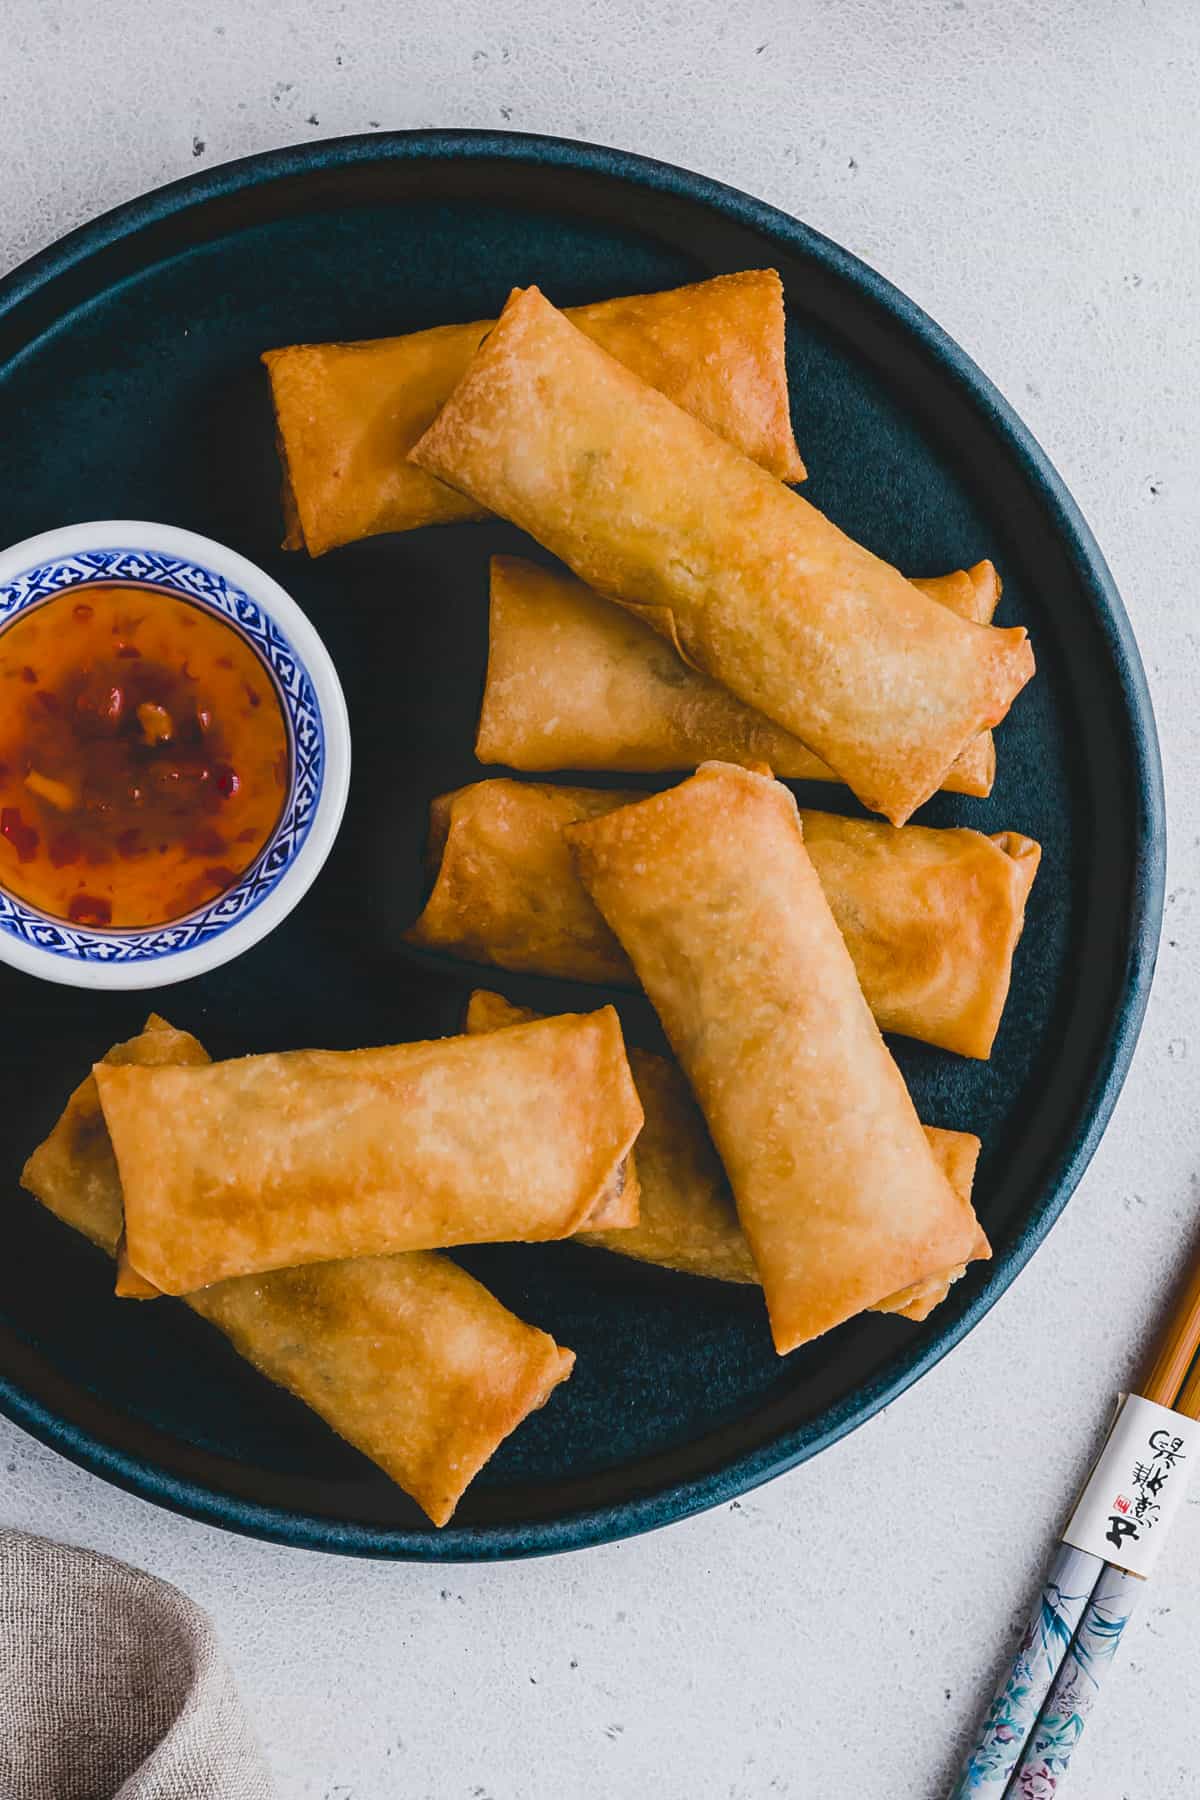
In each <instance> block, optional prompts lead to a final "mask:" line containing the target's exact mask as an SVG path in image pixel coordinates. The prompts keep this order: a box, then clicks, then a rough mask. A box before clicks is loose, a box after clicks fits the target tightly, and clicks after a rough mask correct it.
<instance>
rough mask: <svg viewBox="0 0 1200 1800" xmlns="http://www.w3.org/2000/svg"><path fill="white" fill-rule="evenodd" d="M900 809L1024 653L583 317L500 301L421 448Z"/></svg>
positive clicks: (454, 481) (881, 800)
mask: <svg viewBox="0 0 1200 1800" xmlns="http://www.w3.org/2000/svg"><path fill="white" fill-rule="evenodd" d="M411 454H412V460H413V461H414V462H415V463H416V464H417V466H418V467H419V468H423V469H425V470H426V471H427V472H428V473H429V474H432V475H436V476H438V477H439V478H440V479H441V480H443V481H447V482H449V483H450V485H451V486H453V487H457V488H459V489H460V490H461V491H462V492H464V493H466V494H469V495H470V496H471V498H472V499H474V500H476V501H478V502H479V503H480V504H481V505H486V506H487V507H489V508H490V510H491V511H493V512H498V513H500V514H501V516H502V517H504V518H508V519H511V520H512V521H513V522H514V523H515V524H517V525H520V526H522V527H524V529H525V530H526V531H528V532H530V534H531V535H532V536H533V537H535V538H537V540H538V541H539V542H540V543H542V544H543V545H545V547H546V548H547V549H548V550H551V551H553V552H554V554H555V555H556V556H558V557H560V558H561V559H562V561H563V562H565V563H567V564H568V565H569V566H570V567H571V568H572V569H573V570H574V572H575V574H576V575H578V576H579V578H580V579H581V580H582V581H584V582H586V583H588V584H589V585H590V586H591V587H593V588H596V589H597V590H598V591H599V592H600V593H602V594H604V595H606V596H607V597H608V598H609V599H612V600H616V601H619V602H620V604H621V605H623V606H627V607H629V608H630V610H631V611H633V612H636V613H637V614H638V615H639V616H640V617H641V618H643V619H644V620H645V621H646V622H647V623H648V624H650V625H653V626H654V628H655V630H657V631H659V632H660V633H661V634H662V635H663V636H664V637H666V638H667V639H669V641H670V642H671V643H672V644H674V646H675V648H676V650H677V651H678V652H679V654H680V655H681V656H682V657H683V659H684V661H685V662H688V663H690V664H691V665H692V666H693V667H694V668H697V669H700V670H702V671H703V672H704V673H705V674H707V675H711V676H712V677H713V678H714V680H716V681H719V682H720V683H721V684H722V685H723V686H725V687H727V688H729V689H731V690H732V692H733V693H735V694H736V695H737V696H738V697H739V699H741V700H743V701H745V702H746V704H747V705H749V706H752V707H754V708H755V709H756V710H757V711H759V712H763V713H766V715H767V717H768V718H770V719H773V720H774V721H775V723H776V724H779V725H782V726H784V727H785V728H786V729H787V730H788V731H790V732H792V733H793V735H794V736H796V737H798V738H799V739H800V741H801V742H802V743H804V744H807V745H808V747H809V749H810V750H812V751H813V752H814V753H815V754H816V755H817V756H819V757H820V758H821V760H822V762H824V763H827V764H828V765H829V767H830V768H831V769H833V770H834V771H835V772H836V773H837V774H838V775H839V776H841V778H842V779H843V780H844V781H845V782H847V783H848V784H849V786H850V787H851V788H852V789H853V790H854V792H855V793H856V794H857V795H858V797H859V799H860V800H861V801H862V802H863V803H864V805H866V806H868V807H871V808H872V809H873V810H874V811H876V812H882V813H884V814H885V815H886V816H887V817H888V818H890V819H891V820H892V821H893V823H895V824H902V823H903V822H904V820H905V819H907V818H908V816H909V814H910V813H912V812H913V811H914V810H915V809H916V808H917V807H918V806H919V805H920V804H921V802H922V801H924V800H927V799H928V798H929V797H930V795H931V794H933V793H936V791H937V789H938V788H939V787H940V786H941V783H942V781H943V780H944V779H945V776H946V772H947V770H948V769H949V767H950V765H951V763H952V762H953V761H954V760H955V758H956V757H957V756H958V755H959V754H960V752H961V751H962V750H964V749H965V748H966V746H967V744H968V743H970V742H971V740H972V739H973V738H976V737H978V735H979V733H980V732H981V731H986V730H987V729H988V728H989V727H990V726H992V725H995V724H997V723H998V722H999V721H1000V720H1001V719H1002V718H1003V717H1004V714H1005V713H1006V712H1007V710H1008V708H1009V705H1010V704H1011V702H1012V700H1013V697H1014V696H1015V695H1016V694H1017V693H1018V692H1019V691H1020V689H1021V688H1022V687H1023V686H1024V685H1025V683H1026V681H1028V679H1029V677H1030V676H1031V675H1032V673H1033V657H1032V653H1031V651H1030V648H1029V642H1028V639H1027V637H1026V634H1025V632H1024V631H1023V630H1021V629H1019V628H1017V629H1014V630H1009V631H1000V630H997V629H996V628H995V627H994V626H991V625H986V626H985V625H974V624H972V623H970V622H969V621H968V620H965V619H960V618H958V617H957V616H956V615H955V614H954V613H952V612H951V611H950V610H949V608H947V607H945V606H939V605H938V604H937V602H936V601H934V600H931V599H929V597H928V595H925V594H921V593H919V592H918V591H917V589H916V588H914V587H913V586H912V584H911V583H910V582H907V581H905V579H904V577H903V576H902V575H900V574H899V573H897V571H896V570H895V569H893V568H891V567H889V565H888V564H887V563H885V562H881V561H880V559H879V558H878V557H876V556H873V555H872V554H871V553H870V552H869V551H868V550H865V549H863V548H862V546H861V545H859V544H856V543H854V542H853V541H852V540H851V539H850V538H848V537H846V536H845V534H844V533H843V532H841V531H839V530H838V528H837V526H836V525H834V524H833V523H832V522H831V521H830V520H829V519H826V518H825V517H824V516H823V515H822V514H821V513H819V512H818V511H817V510H816V508H815V507H812V506H810V505H809V504H808V503H807V501H805V500H802V499H800V497H799V496H798V495H797V494H794V493H792V492H791V491H790V490H789V489H788V488H786V487H784V486H783V484H782V483H781V482H779V481H776V480H775V479H774V478H773V477H772V476H770V475H769V474H767V472H766V471H765V470H764V469H761V468H759V467H758V465H757V464H755V463H752V462H751V461H750V460H749V458H748V457H745V456H743V455H742V454H741V453H740V451H738V450H736V449H734V448H733V447H732V445H730V444H728V443H726V442H725V441H724V440H723V439H721V438H718V437H716V436H715V435H714V434H713V433H712V432H711V431H709V430H708V429H707V428H706V427H705V426H704V425H702V424H700V423H699V421H698V420H696V419H694V418H692V417H691V415H690V414H688V413H685V412H683V411H682V410H681V409H680V408H679V407H677V406H675V405H674V404H673V403H672V402H671V401H670V400H668V399H667V398H666V397H665V396H664V395H662V394H660V393H658V392H657V391H656V390H655V389H653V388H651V387H649V386H647V384H646V383H645V382H644V381H640V380H639V379H638V377H637V376H636V375H634V374H633V373H631V371H630V370H628V369H626V368H624V367H623V366H622V365H621V364H620V363H618V362H617V361H616V360H615V359H614V358H613V357H611V356H609V355H607V353H606V352H605V351H604V350H602V349H601V348H600V346H599V345H598V344H595V343H593V342H592V341H591V340H590V339H589V338H587V337H585V336H584V334H583V333H582V332H581V331H577V330H576V329H575V327H574V326H573V325H572V324H571V322H570V320H569V319H566V318H564V317H563V315H562V314H561V313H560V312H557V311H556V310H555V308H554V307H552V306H551V305H550V304H549V302H548V301H546V300H545V299H544V298H543V297H542V295H541V294H540V293H539V292H538V291H537V289H536V288H527V289H526V290H525V292H524V293H520V294H517V295H515V296H514V297H513V299H511V300H510V301H509V304H508V305H507V306H506V307H505V309H504V313H503V314H502V316H501V318H500V321H499V323H498V325H497V326H496V329H495V330H494V331H493V332H492V333H491V335H490V337H488V338H487V339H486V341H485V342H484V344H483V345H482V347H481V349H480V350H479V352H478V353H477V355H476V356H475V358H474V360H473V361H472V363H471V365H470V367H469V368H468V370H467V372H466V374H465V375H464V376H463V378H462V380H461V381H460V382H459V384H458V386H457V387H456V388H455V390H454V392H453V394H452V395H451V396H450V399H449V400H448V401H447V402H446V405H445V406H444V407H443V408H442V411H441V412H440V413H439V414H438V416H437V418H436V419H435V420H434V422H433V424H432V425H431V426H430V428H429V430H428V431H427V432H426V433H425V435H424V437H423V438H422V439H421V440H420V442H419V443H418V444H417V445H416V447H415V448H414V450H413V451H412V453H411Z"/></svg>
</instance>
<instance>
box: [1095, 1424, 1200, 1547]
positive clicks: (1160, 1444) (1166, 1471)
mask: <svg viewBox="0 0 1200 1800" xmlns="http://www.w3.org/2000/svg"><path fill="white" fill-rule="evenodd" d="M1198 1460H1200V1424H1198V1423H1197V1421H1196V1420H1195V1419H1188V1418H1185V1417H1184V1416H1183V1414H1182V1413H1177V1412H1172V1411H1171V1409H1170V1407H1168V1406H1159V1405H1157V1404H1156V1403H1155V1402H1154V1401H1153V1400H1143V1399H1142V1398H1141V1396H1140V1395H1138V1394H1122V1395H1121V1397H1120V1400H1119V1401H1118V1403H1117V1416H1116V1418H1115V1419H1114V1420H1113V1424H1112V1429H1111V1431H1110V1432H1109V1434H1108V1438H1107V1441H1106V1442H1105V1445H1104V1448H1103V1450H1101V1452H1100V1455H1099V1457H1098V1458H1097V1461H1096V1465H1095V1467H1094V1468H1093V1470H1092V1472H1091V1474H1090V1475H1089V1477H1088V1479H1087V1483H1086V1485H1085V1487H1084V1489H1083V1492H1082V1493H1081V1494H1080V1496H1079V1499H1078V1500H1077V1501H1076V1503H1075V1510H1074V1512H1073V1513H1072V1514H1071V1518H1070V1521H1069V1523H1068V1525H1067V1528H1066V1530H1065V1531H1064V1532H1063V1542H1064V1543H1066V1544H1071V1545H1073V1546H1074V1547H1075V1549H1077V1550H1086V1551H1088V1552H1089V1553H1090V1554H1091V1555H1092V1556H1099V1557H1102V1558H1103V1560H1104V1561H1105V1562H1107V1563H1112V1564H1113V1565H1114V1567H1116V1568H1118V1569H1125V1570H1126V1571H1127V1572H1128V1573H1129V1574H1130V1575H1142V1576H1145V1575H1149V1573H1150V1571H1151V1570H1152V1569H1153V1567H1154V1564H1155V1562H1156V1561H1157V1560H1158V1553H1159V1550H1160V1548H1161V1546H1162V1545H1163V1544H1164V1543H1165V1541H1166V1538H1167V1534H1168V1533H1169V1531H1170V1529H1171V1523H1172V1521H1173V1519H1174V1518H1175V1515H1176V1513H1177V1512H1178V1511H1179V1509H1180V1508H1181V1507H1182V1505H1183V1502H1184V1499H1185V1497H1186V1494H1187V1488H1188V1482H1189V1479H1190V1477H1191V1473H1192V1470H1193V1468H1194V1467H1195V1465H1196V1462H1197V1461H1198Z"/></svg>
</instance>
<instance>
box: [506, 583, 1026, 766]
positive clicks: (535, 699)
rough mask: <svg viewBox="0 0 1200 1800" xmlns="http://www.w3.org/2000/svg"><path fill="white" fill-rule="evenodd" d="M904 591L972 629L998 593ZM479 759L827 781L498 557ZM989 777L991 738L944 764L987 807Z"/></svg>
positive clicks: (759, 722) (983, 621) (593, 614)
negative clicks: (760, 772) (719, 769)
mask: <svg viewBox="0 0 1200 1800" xmlns="http://www.w3.org/2000/svg"><path fill="white" fill-rule="evenodd" d="M913 586H914V587H918V588H920V589H921V591H922V592H923V593H926V594H928V595H929V597H930V598H931V599H934V600H937V601H938V602H939V604H941V605H943V606H948V607H950V608H951V610H952V611H954V612H957V613H958V614H959V615H960V617H962V618H969V619H974V620H975V622H976V623H978V624H980V625H987V624H989V623H990V622H991V618H992V614H993V613H994V612H995V610H996V606H997V604H998V602H999V599H1000V582H999V579H998V577H997V575H996V571H995V569H994V568H993V567H992V564H991V563H990V562H981V563H977V564H976V565H975V567H974V568H973V569H963V570H958V571H957V572H956V573H955V574H953V575H935V576H930V577H928V578H927V579H924V580H914V581H913ZM475 754H476V756H477V757H478V758H479V760H480V762H482V763H505V764H507V765H508V767H509V768H511V769H524V770H527V771H529V772H531V773H539V772H542V771H549V770H552V769H611V770H613V771H614V772H620V771H628V772H636V773H641V774H650V775H654V774H660V773H667V772H670V771H673V770H676V769H694V768H695V767H696V765H697V763H702V762H712V761H718V762H736V763H742V764H744V765H745V766H746V767H748V768H749V767H751V766H753V765H754V764H756V763H766V764H767V765H768V766H769V767H770V768H772V769H773V770H774V771H775V773H776V775H784V776H787V777H789V778H790V779H792V780H797V781H836V780H837V777H836V776H835V775H834V773H833V770H832V769H829V768H827V767H826V765H825V764H824V763H823V762H822V761H821V759H820V757H819V756H814V755H813V753H812V751H811V750H809V749H807V748H806V747H805V746H804V745H803V744H802V743H801V742H800V740H799V738H795V737H793V736H792V734H791V733H790V732H789V731H785V730H784V728H783V726H782V725H776V724H774V723H773V722H772V721H771V720H770V719H768V718H767V717H766V715H765V714H764V713H760V712H755V710H754V709H753V707H750V706H747V705H745V703H744V702H743V701H741V700H739V699H738V698H737V696H736V694H731V693H730V691H729V689H728V688H724V687H722V686H721V685H720V683H719V682H716V681H713V680H712V679H711V678H710V677H709V676H707V675H701V674H700V672H699V671H698V670H696V669H689V668H688V666H687V664H686V663H684V662H682V661H681V660H680V659H679V657H678V656H676V654H675V652H674V650H673V649H672V648H671V646H670V644H667V643H664V642H663V640H662V638H661V637H660V636H659V634H658V632H657V631H654V630H652V628H651V627H650V626H649V625H646V624H643V622H642V620H641V619H639V618H637V617H636V616H635V615H634V614H633V613H630V612H626V611H625V610H624V609H623V608H620V607H616V606H613V605H611V604H610V603H609V601H607V600H605V599H603V598H602V597H601V596H600V595H599V594H596V593H594V592H593V591H592V589H591V588H588V587H585V586H584V584H583V583H582V582H581V581H576V579H575V577H574V576H573V575H568V574H567V573H566V572H565V571H564V570H555V569H545V568H542V567H541V566H540V565H539V564H537V563H531V562H526V561H525V560H524V558H522V557H518V556H494V557H493V558H492V565H491V632H490V642H489V650H488V668H487V683H486V686H485V687H484V691H483V707H482V710H481V712H480V715H479V732H478V736H477V738H476V741H475ZM995 778H996V751H995V745H994V743H993V740H992V734H991V732H990V731H985V732H983V733H982V734H981V736H979V737H977V738H975V739H973V741H972V742H971V743H969V744H968V745H967V747H966V749H965V750H963V751H962V752H961V754H960V755H959V756H958V757H957V758H956V760H955V761H954V762H953V763H952V764H951V765H950V768H949V770H948V771H947V774H946V778H945V780H944V781H943V783H942V787H943V789H944V790H945V791H946V792H947V793H951V794H975V795H986V794H990V793H991V791H992V783H993V782H994V780H995Z"/></svg>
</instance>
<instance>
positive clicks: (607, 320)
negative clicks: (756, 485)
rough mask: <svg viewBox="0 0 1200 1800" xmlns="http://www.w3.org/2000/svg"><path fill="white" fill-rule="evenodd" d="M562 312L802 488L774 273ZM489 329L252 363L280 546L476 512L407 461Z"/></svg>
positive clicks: (446, 329) (322, 543) (278, 353)
mask: <svg viewBox="0 0 1200 1800" xmlns="http://www.w3.org/2000/svg"><path fill="white" fill-rule="evenodd" d="M567 317H568V318H570V319H571V320H572V321H573V322H574V323H575V324H576V325H577V326H578V327H579V329H580V330H581V331H583V332H585V333H586V334H587V335H588V336H589V337H591V338H594V339H595V341H596V342H597V343H598V344H603V346H604V348H605V349H606V350H607V351H608V352H609V354H610V355H612V356H615V357H616V358H617V359H618V360H619V361H620V362H622V363H623V364H625V366H626V367H627V368H630V369H634V370H636V372H637V374H638V375H639V376H640V377H641V379H642V380H643V381H646V382H649V383H650V385H651V386H652V387H655V388H659V389H661V391H662V392H663V393H665V394H669V395H670V397H671V399H672V400H674V401H675V402H676V404H677V405H679V406H682V407H683V408H684V409H685V410H686V411H688V412H690V413H693V414H694V415H695V417H696V418H698V419H702V420H703V421H704V423H705V425H707V426H709V427H710V429H711V430H713V431H715V432H716V433H718V435H719V436H721V437H725V438H728V440H729V441H730V443H732V444H736V445H737V447H738V449H739V450H741V451H743V452H744V453H745V454H746V455H747V456H749V457H752V458H753V459H754V460H755V461H756V462H758V463H761V465H762V466H763V468H765V469H768V470H770V472H771V474H772V475H775V476H777V477H778V478H779V479H780V480H781V481H803V479H804V464H803V462H802V461H801V460H800V453H799V451H798V450H797V448H796V441H795V438H794V437H793V435H792V424H791V415H790V412H789V409H788V391H787V369H786V366H785V362H784V323H783V288H782V285H781V283H780V280H779V277H778V275H777V274H776V273H775V271H774V270H773V269H750V270H746V271H745V272H743V273H741V274H737V275H718V276H717V277H716V278H715V279H714V280H712V281H700V282H696V283H695V284H694V285H693V286H691V287H683V288H674V289H672V290H670V291H668V292H666V293H661V294H635V295H631V296H629V297H628V298H624V299H620V300H603V301H600V302H598V303H597V304H595V305H592V306H577V307H573V308H571V309H570V310H569V311H568V313H567ZM494 323H495V321H494V320H492V319H484V320H480V321H477V322H476V323H474V324H471V325H439V326H436V327H434V329H433V330H431V331H414V332H411V333H409V335H408V336H406V337H394V338H376V339H374V340H372V341H370V342H367V343H359V344H293V345H291V346H290V347H289V348H287V349H283V350H268V351H267V352H266V353H265V355H264V356H263V359H262V360H263V362H264V363H265V364H266V366H267V372H268V375H269V376H270V381H271V397H272V400H273V401H274V405H275V418H276V426H277V430H276V442H277V444H278V448H279V456H280V462H281V464H282V467H283V510H284V518H285V524H286V527H287V536H286V538H285V540H284V544H285V548H287V549H290V550H298V549H307V550H308V552H309V554H310V556H320V555H322V554H323V552H324V551H326V550H331V549H332V548H333V547H334V546H335V545H337V544H348V543H351V542H353V541H354V540H355V539H356V538H364V537H373V536H375V535H376V534H377V533H379V532H382V531H411V530H413V529H414V528H415V527H417V526H420V525H438V524H445V523H448V522H450V521H453V520H455V519H473V518H479V517H480V516H481V508H480V507H478V506H477V505H475V503H474V502H473V501H471V500H468V499H464V497H463V496H462V495H461V494H458V493H456V492H455V491H454V490H453V489H452V488H448V487H446V486H445V485H444V483H442V482H440V481H438V480H436V479H435V477H434V476H432V475H428V474H426V473H425V472H424V471H423V470H421V469H417V468H415V467H414V466H413V465H412V464H411V463H409V462H406V460H405V459H406V457H407V455H408V452H409V451H410V450H411V449H412V447H413V445H414V444H415V443H416V441H417V439H418V438H419V437H420V436H421V434H422V433H423V432H424V431H425V430H426V429H427V428H428V426H429V425H431V424H432V422H433V420H434V418H435V417H436V415H437V413H438V411H439V409H440V408H441V407H442V405H443V404H444V403H445V401H446V400H447V399H448V398H449V396H450V394H451V393H452V392H453V390H454V387H455V385H456V383H457V382H458V381H459V379H460V378H461V377H462V375H463V374H464V373H465V372H466V369H467V366H468V364H469V363H470V361H471V358H472V357H473V356H474V354H475V352H476V351H477V350H478V348H479V346H480V344H481V343H482V342H483V339H484V338H485V337H486V336H487V334H488V332H489V331H490V330H491V329H492V327H493V325H494Z"/></svg>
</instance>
